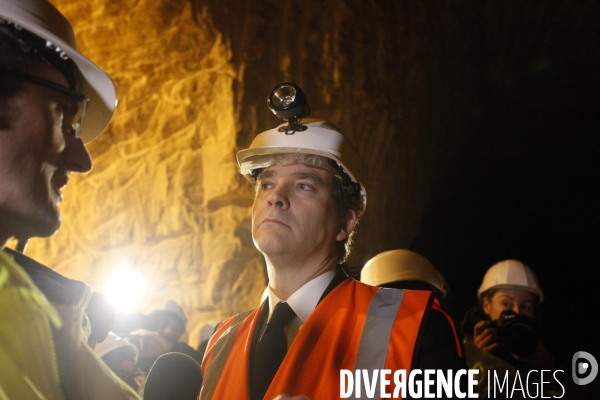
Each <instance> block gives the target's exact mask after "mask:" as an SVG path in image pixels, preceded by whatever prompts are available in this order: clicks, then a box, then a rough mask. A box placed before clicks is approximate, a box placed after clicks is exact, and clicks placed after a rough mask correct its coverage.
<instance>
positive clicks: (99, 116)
mask: <svg viewBox="0 0 600 400" xmlns="http://www.w3.org/2000/svg"><path fill="white" fill-rule="evenodd" d="M0 19H4V20H6V21H9V22H11V23H13V24H16V25H18V26H19V27H21V28H23V29H25V30H27V31H29V32H31V33H33V34H35V35H37V36H39V37H40V38H42V39H44V40H46V46H48V45H50V46H54V47H57V48H58V49H60V51H62V52H64V54H66V55H67V56H68V57H69V58H70V59H71V60H73V62H74V63H75V65H76V66H77V68H78V69H79V71H80V72H81V75H82V77H83V82H82V83H83V89H82V90H83V93H84V94H85V95H86V96H87V97H88V98H89V104H88V107H87V110H86V114H85V120H84V123H83V129H82V133H81V138H82V139H83V141H84V143H88V142H90V141H92V140H93V139H95V138H96V137H97V136H98V135H99V134H100V133H102V131H103V130H104V128H106V126H107V125H108V123H109V122H110V119H111V118H112V115H113V113H114V111H115V108H116V106H117V89H116V87H115V84H114V82H113V81H112V79H111V78H110V76H108V74H107V73H106V72H104V71H103V70H101V69H100V68H99V67H98V66H96V65H95V64H94V63H92V62H91V61H90V60H88V59H87V58H85V57H84V56H83V55H82V54H81V53H79V52H78V51H77V44H76V42H75V35H74V33H73V28H72V27H71V24H70V23H69V21H67V20H66V18H65V17H64V16H63V15H62V14H61V13H60V12H59V11H58V10H57V9H56V8H54V6H53V5H52V4H50V3H49V2H47V1H46V0H1V1H0Z"/></svg>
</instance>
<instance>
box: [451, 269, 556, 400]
mask: <svg viewBox="0 0 600 400" xmlns="http://www.w3.org/2000/svg"><path fill="white" fill-rule="evenodd" d="M477 294H478V297H479V301H480V305H479V306H477V307H474V308H472V309H471V310H469V312H468V313H467V315H466V316H465V318H464V320H463V322H462V328H463V333H464V347H465V356H466V360H467V366H468V367H469V368H470V369H478V370H479V374H478V378H479V388H478V389H479V397H480V398H487V397H488V395H490V394H491V395H492V397H495V396H494V395H493V394H494V390H498V389H499V388H498V387H496V388H494V387H493V385H494V381H493V379H494V374H495V376H497V377H499V379H500V381H503V380H504V378H505V377H508V385H509V387H510V388H512V387H513V385H514V384H515V383H516V384H517V385H518V382H522V384H523V385H527V382H529V381H531V382H529V384H533V383H538V384H539V382H540V379H539V376H538V379H536V378H535V377H534V376H532V374H529V375H528V373H529V372H531V371H533V372H534V373H535V374H538V375H539V371H542V370H546V371H552V372H554V371H558V370H561V369H564V368H562V367H561V366H560V365H559V364H558V362H557V361H556V359H555V357H554V356H553V355H552V354H550V353H549V352H548V350H546V348H545V347H544V345H543V344H542V342H541V341H540V338H539V332H538V331H539V315H538V306H539V304H540V303H541V302H542V301H543V300H544V292H542V290H541V289H540V285H539V283H538V279H537V277H536V275H535V273H534V272H533V271H532V270H531V268H529V267H528V266H527V265H525V264H523V263H522V262H521V261H518V260H504V261H501V262H499V263H497V264H495V265H493V266H492V267H491V268H490V269H488V271H487V272H486V274H485V276H484V278H483V282H482V284H481V286H480V288H479V290H478V291H477ZM490 372H491V373H490ZM563 372H564V371H563ZM549 376H550V375H549ZM564 376H565V375H564V373H563V374H562V375H558V374H557V375H555V376H554V377H551V378H544V379H545V380H546V381H549V384H546V385H544V395H545V396H550V395H554V396H557V397H562V396H561V395H562V394H564V390H565V388H566V387H565V385H564V383H563V382H562V380H558V379H556V377H558V378H564ZM529 377H531V378H532V379H531V380H530V379H528V378H529ZM527 390H528V388H523V392H521V391H519V392H517V393H518V394H521V393H528V392H527ZM532 390H537V388H535V389H533V388H532ZM530 393H533V392H530Z"/></svg>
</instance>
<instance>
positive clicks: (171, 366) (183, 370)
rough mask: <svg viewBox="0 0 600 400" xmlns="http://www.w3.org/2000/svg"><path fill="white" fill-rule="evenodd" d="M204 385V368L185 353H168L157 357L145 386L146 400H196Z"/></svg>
mask: <svg viewBox="0 0 600 400" xmlns="http://www.w3.org/2000/svg"><path fill="white" fill-rule="evenodd" d="M201 386H202V369H201V368H200V364H198V362H197V361H196V360H194V359H193V358H192V357H190V356H188V355H186V354H183V353H166V354H163V355H161V356H160V357H158V358H157V359H156V361H155V362H154V364H153V365H152V368H150V372H149V373H148V378H147V379H146V385H145V386H144V400H167V399H178V400H188V399H189V400H196V399H197V398H198V394H199V393H200V387H201Z"/></svg>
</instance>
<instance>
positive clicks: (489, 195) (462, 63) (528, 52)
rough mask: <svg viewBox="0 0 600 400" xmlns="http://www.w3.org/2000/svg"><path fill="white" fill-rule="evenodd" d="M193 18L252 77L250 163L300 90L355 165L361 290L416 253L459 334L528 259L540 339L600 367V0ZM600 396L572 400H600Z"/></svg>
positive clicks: (587, 391) (246, 123) (573, 393)
mask: <svg viewBox="0 0 600 400" xmlns="http://www.w3.org/2000/svg"><path fill="white" fill-rule="evenodd" d="M192 4H194V7H195V8H196V9H197V10H201V9H202V7H204V6H206V7H207V9H208V10H209V14H210V16H211V19H212V22H213V23H214V26H215V27H216V28H217V29H218V30H219V31H221V32H223V33H224V37H225V38H226V40H227V41H228V42H230V44H231V48H232V54H233V56H232V62H233V64H234V65H237V66H238V68H239V70H240V71H243V73H241V75H243V79H241V78H240V79H239V81H238V82H236V83H235V84H234V92H235V93H236V109H237V110H238V112H239V115H238V126H239V127H238V145H239V147H240V148H244V147H245V146H247V145H248V144H249V143H250V141H251V140H252V138H253V137H254V135H255V134H256V132H261V131H263V130H266V129H270V128H272V127H273V126H274V125H275V124H276V123H277V120H276V118H274V116H273V115H272V114H271V113H270V112H269V110H268V109H267V107H266V106H265V97H266V94H267V93H268V90H269V89H270V88H273V87H274V86H275V85H276V84H278V83H280V82H285V81H292V82H294V83H296V84H298V85H300V86H301V87H302V88H303V89H304V91H305V93H306V94H307V97H308V99H309V102H310V104H311V108H312V110H313V113H312V114H311V117H312V116H314V117H321V118H326V119H330V120H332V121H334V122H335V123H336V124H338V125H339V126H340V128H341V130H342V132H344V133H345V134H346V135H347V136H349V137H350V138H351V140H352V141H353V143H354V144H355V145H356V146H357V148H358V149H359V151H360V153H361V155H362V156H363V158H364V161H365V172H364V175H365V179H366V180H367V187H368V198H369V204H368V210H367V213H366V214H365V217H364V218H363V220H362V221H361V222H360V224H359V227H358V234H357V236H356V243H355V247H354V253H353V255H352V257H351V258H350V260H349V271H350V273H351V274H352V275H353V276H354V277H357V278H358V277H359V275H360V269H361V267H362V266H363V265H364V263H365V262H366V261H368V260H369V259H370V258H371V257H373V256H375V255H376V254H378V253H379V252H382V251H386V250H391V249H394V248H410V249H412V250H414V251H417V252H419V253H421V254H423V255H424V256H426V257H427V258H428V259H430V260H431V261H432V263H433V264H434V265H435V266H436V267H437V268H438V269H439V270H440V271H441V272H442V273H443V274H444V276H445V277H446V279H447V280H448V282H449V284H450V287H451V289H452V290H453V292H452V293H453V301H454V307H453V310H452V314H453V316H454V317H455V319H456V320H458V321H460V320H461V319H462V317H463V315H464V313H465V312H466V311H467V309H468V308H470V307H471V306H473V305H475V304H476V302H477V298H476V291H477V288H478V287H479V285H480V283H481V280H482V278H483V275H484V273H485V271H486V270H487V268H489V267H490V266H492V265H493V264H495V263H496V262H498V261H501V260H504V259H509V258H516V259H519V260H521V261H523V262H525V263H526V264H528V265H529V266H530V267H531V268H532V269H533V270H534V271H535V272H536V273H537V275H538V277H539V280H540V283H541V286H542V289H543V290H544V292H545V295H546V300H545V301H544V303H543V324H544V327H545V329H544V336H543V340H544V342H545V343H546V345H547V347H548V348H549V350H550V351H551V352H554V353H555V354H556V355H557V356H558V357H559V358H560V360H561V361H562V363H563V365H564V367H565V369H566V373H567V374H569V378H568V380H569V381H570V374H571V371H570V368H571V357H572V356H573V354H574V353H575V352H576V351H581V350H583V351H587V352H590V353H592V354H593V355H596V357H598V359H600V346H599V344H598V340H597V339H596V336H597V335H598V332H599V330H598V329H597V327H596V325H597V324H596V321H595V320H596V319H597V318H598V317H599V316H600V313H599V311H600V301H599V300H598V298H597V293H598V285H599V284H600V280H599V279H598V273H597V271H596V269H597V266H598V258H597V252H598V247H599V245H600V235H599V233H598V230H599V229H598V225H599V223H600V218H599V211H598V204H599V200H600V195H599V194H600V190H599V189H600V188H599V187H598V186H599V182H600V179H599V178H600V176H599V175H600V174H599V172H600V168H599V161H598V156H599V155H600V140H598V138H597V135H598V133H599V132H600V129H599V128H600V122H599V116H600V5H599V3H598V2H597V1H557V2H545V1H541V2H494V1H482V2H464V1H430V2H418V1H390V2H388V1H371V2H364V1H360V0H346V1H342V0H327V1H324V2H319V3H316V2H299V1H294V0H287V1H274V0H269V1H264V2H260V3H259V2H256V1H253V0H245V1H242V2H241V4H240V6H239V7H237V8H233V7H228V6H226V5H224V4H223V3H221V2H219V1H214V0H192ZM197 13H198V15H200V11H197ZM599 381H600V379H597V380H596V381H595V382H594V383H593V384H591V385H588V386H586V387H576V386H575V385H571V387H570V388H569V398H575V399H584V398H600V391H598V387H599V386H600V383H599Z"/></svg>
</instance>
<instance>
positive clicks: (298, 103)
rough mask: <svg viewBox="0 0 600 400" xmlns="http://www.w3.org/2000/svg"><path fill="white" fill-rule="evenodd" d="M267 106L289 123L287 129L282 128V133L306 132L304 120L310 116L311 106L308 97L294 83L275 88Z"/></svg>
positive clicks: (281, 84)
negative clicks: (302, 122)
mask: <svg viewBox="0 0 600 400" xmlns="http://www.w3.org/2000/svg"><path fill="white" fill-rule="evenodd" d="M267 104H268V106H269V108H270V109H271V111H273V114H275V115H277V117H278V118H279V119H283V120H285V121H287V123H288V125H287V126H286V127H283V126H282V127H281V128H280V131H281V132H284V131H285V134H286V135H293V134H294V133H296V132H298V131H300V132H301V131H305V130H306V129H307V128H306V125H302V124H301V121H302V118H306V117H308V116H309V115H310V106H309V105H308V102H307V100H306V96H305V95H304V92H303V91H302V89H300V87H299V86H297V85H295V84H293V83H289V82H286V83H280V84H279V85H277V86H275V88H274V89H273V90H271V93H270V94H269V97H268V98H267Z"/></svg>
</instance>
